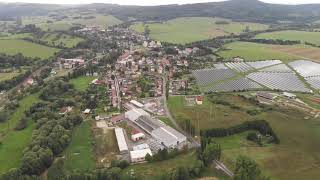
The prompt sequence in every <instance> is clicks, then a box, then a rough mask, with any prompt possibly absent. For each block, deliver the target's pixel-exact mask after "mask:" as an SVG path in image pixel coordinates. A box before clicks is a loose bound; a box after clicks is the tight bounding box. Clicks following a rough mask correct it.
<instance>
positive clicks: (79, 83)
mask: <svg viewBox="0 0 320 180" xmlns="http://www.w3.org/2000/svg"><path fill="white" fill-rule="evenodd" d="M94 79H96V77H92V76H80V77H77V78H75V79H71V80H70V82H71V84H73V85H74V88H75V89H77V90H79V91H84V90H86V89H87V88H88V87H89V84H90V83H91V81H93V80H94Z"/></svg>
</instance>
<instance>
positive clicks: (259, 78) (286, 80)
mask: <svg viewBox="0 0 320 180" xmlns="http://www.w3.org/2000/svg"><path fill="white" fill-rule="evenodd" d="M247 77H248V78H249V79H252V80H253V81H255V82H257V83H259V84H262V85H264V86H266V87H268V88H270V89H272V90H282V91H299V92H310V89H308V88H306V87H305V84H304V83H303V82H302V81H300V80H299V78H298V77H297V76H296V74H295V73H273V72H255V73H251V74H249V75H248V76H247Z"/></svg>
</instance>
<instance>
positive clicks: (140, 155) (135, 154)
mask: <svg viewBox="0 0 320 180" xmlns="http://www.w3.org/2000/svg"><path fill="white" fill-rule="evenodd" d="M147 154H150V155H151V156H152V152H151V150H150V149H149V148H148V149H141V150H136V151H130V157H131V159H137V158H144V157H146V155H147Z"/></svg>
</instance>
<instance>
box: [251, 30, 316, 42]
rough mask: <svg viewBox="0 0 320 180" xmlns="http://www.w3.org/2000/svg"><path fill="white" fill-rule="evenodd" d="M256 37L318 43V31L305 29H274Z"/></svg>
mask: <svg viewBox="0 0 320 180" xmlns="http://www.w3.org/2000/svg"><path fill="white" fill-rule="evenodd" d="M255 38H256V39H281V40H291V41H301V42H302V43H304V42H309V43H313V44H316V45H320V32H307V31H290V30H288V31H276V32H271V33H262V34H258V35H257V36H256V37H255Z"/></svg>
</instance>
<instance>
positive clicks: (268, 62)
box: [247, 60, 282, 69]
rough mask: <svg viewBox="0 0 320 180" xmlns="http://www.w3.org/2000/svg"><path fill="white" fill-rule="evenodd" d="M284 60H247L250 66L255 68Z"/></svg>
mask: <svg viewBox="0 0 320 180" xmlns="http://www.w3.org/2000/svg"><path fill="white" fill-rule="evenodd" d="M281 63H282V62H281V61H280V60H266V61H255V62H247V64H249V65H250V66H252V67H253V68H255V69H261V68H265V67H268V66H272V65H276V64H281Z"/></svg>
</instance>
